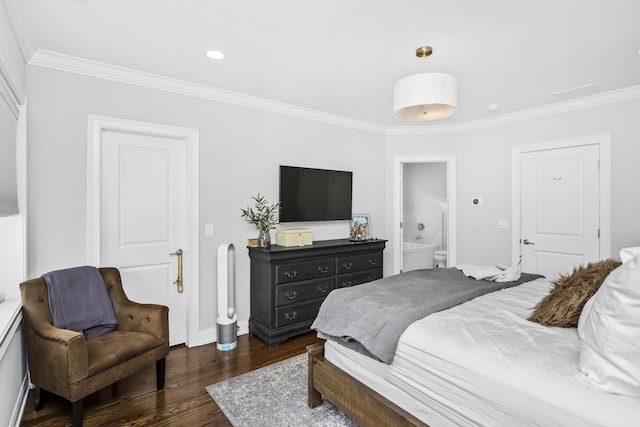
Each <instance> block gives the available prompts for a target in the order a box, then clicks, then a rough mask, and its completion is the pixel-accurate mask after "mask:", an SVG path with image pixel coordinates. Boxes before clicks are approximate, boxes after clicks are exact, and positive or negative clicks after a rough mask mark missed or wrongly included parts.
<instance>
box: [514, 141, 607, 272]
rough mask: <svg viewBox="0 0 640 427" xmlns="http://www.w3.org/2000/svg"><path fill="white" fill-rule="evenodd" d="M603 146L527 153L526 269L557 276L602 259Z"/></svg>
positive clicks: (524, 199)
mask: <svg viewBox="0 0 640 427" xmlns="http://www.w3.org/2000/svg"><path fill="white" fill-rule="evenodd" d="M598 159H599V147H598V146H597V145H585V146H577V147H570V148H559V149H554V150H543V151H536V152H527V153H523V154H522V158H521V164H522V169H521V170H522V177H521V183H522V210H521V212H522V235H521V238H522V240H521V249H522V252H521V253H522V270H523V271H526V272H530V273H539V274H543V275H545V276H546V277H548V278H554V277H556V276H557V275H558V274H562V273H567V272H570V271H571V270H572V269H573V267H574V266H578V265H582V264H586V263H588V262H593V261H597V260H599V258H600V249H599V203H600V201H599V168H598Z"/></svg>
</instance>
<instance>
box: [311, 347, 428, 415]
mask: <svg viewBox="0 0 640 427" xmlns="http://www.w3.org/2000/svg"><path fill="white" fill-rule="evenodd" d="M307 353H308V355H309V379H308V386H309V396H308V398H309V401H308V404H309V407H310V408H315V407H316V406H318V405H320V404H321V403H322V397H324V398H325V399H327V400H328V401H329V402H331V403H333V404H334V405H335V406H337V407H338V408H340V409H341V410H342V411H343V412H344V413H345V414H347V416H349V418H351V419H352V420H354V421H355V422H357V423H358V424H360V425H361V426H421V427H428V425H427V424H425V423H423V422H422V421H420V420H419V419H417V418H416V417H415V416H413V415H411V414H410V413H408V412H407V411H405V410H404V409H402V408H400V407H399V406H398V405H396V404H395V403H393V402H391V401H389V400H388V399H386V398H385V397H384V396H382V395H380V394H379V393H377V392H376V391H374V390H372V389H371V388H369V387H367V386H366V385H364V384H362V383H361V382H360V381H358V380H356V379H355V378H353V377H352V376H351V375H349V374H347V373H346V372H344V371H343V370H341V369H339V368H338V367H336V366H334V365H333V364H331V363H330V362H329V361H327V360H326V359H325V358H324V343H323V342H322V343H316V344H313V345H310V346H307Z"/></svg>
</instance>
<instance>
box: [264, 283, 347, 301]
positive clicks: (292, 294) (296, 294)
mask: <svg viewBox="0 0 640 427" xmlns="http://www.w3.org/2000/svg"><path fill="white" fill-rule="evenodd" d="M335 282H336V279H335V278H334V277H330V278H326V279H316V280H310V281H307V282H296V283H287V284H284V285H278V286H276V306H280V305H286V304H294V303H297V302H303V301H308V300H312V299H314V298H324V297H325V296H327V294H328V293H329V292H331V291H332V290H333V289H334V288H335Z"/></svg>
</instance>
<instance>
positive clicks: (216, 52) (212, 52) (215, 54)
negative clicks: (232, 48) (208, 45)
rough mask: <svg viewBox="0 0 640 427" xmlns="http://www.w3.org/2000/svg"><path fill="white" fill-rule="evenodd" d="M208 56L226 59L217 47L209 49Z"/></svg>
mask: <svg viewBox="0 0 640 427" xmlns="http://www.w3.org/2000/svg"><path fill="white" fill-rule="evenodd" d="M207 56H208V57H209V58H211V59H218V60H219V59H224V53H223V52H221V51H219V50H217V49H211V50H208V51H207Z"/></svg>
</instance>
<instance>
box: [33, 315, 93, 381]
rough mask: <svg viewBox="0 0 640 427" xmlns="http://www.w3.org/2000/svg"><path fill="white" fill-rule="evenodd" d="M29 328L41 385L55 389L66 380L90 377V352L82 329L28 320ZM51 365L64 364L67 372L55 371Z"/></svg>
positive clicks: (35, 365)
mask: <svg viewBox="0 0 640 427" xmlns="http://www.w3.org/2000/svg"><path fill="white" fill-rule="evenodd" d="M25 330H26V332H27V333H26V339H27V341H28V346H27V347H28V348H29V352H28V356H29V369H30V370H31V375H32V377H34V382H35V383H36V384H37V385H39V386H41V387H43V388H45V389H47V390H51V391H54V392H55V389H56V388H57V387H59V386H62V385H63V384H69V383H74V382H76V381H80V380H82V379H84V378H86V377H87V375H88V371H89V355H88V353H87V340H86V339H85V337H84V336H83V335H82V333H81V332H75V331H71V330H68V329H60V328H56V327H55V326H53V325H51V324H47V323H39V324H38V325H37V327H34V325H31V324H25ZM51 366H59V367H64V368H65V372H62V371H61V372H53V370H52V369H51ZM52 388H53V389H52Z"/></svg>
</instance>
